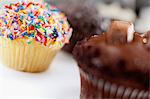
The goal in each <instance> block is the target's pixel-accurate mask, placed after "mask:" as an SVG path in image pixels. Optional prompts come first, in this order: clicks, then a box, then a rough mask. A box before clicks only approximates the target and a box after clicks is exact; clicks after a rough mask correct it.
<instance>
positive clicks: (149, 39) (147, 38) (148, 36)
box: [143, 31, 150, 51]
mask: <svg viewBox="0 0 150 99" xmlns="http://www.w3.org/2000/svg"><path fill="white" fill-rule="evenodd" d="M143 43H144V44H145V45H146V47H147V48H148V49H149V51H150V31H147V32H146V33H144V35H143Z"/></svg>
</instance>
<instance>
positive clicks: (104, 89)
mask: <svg viewBox="0 0 150 99" xmlns="http://www.w3.org/2000/svg"><path fill="white" fill-rule="evenodd" d="M80 75H81V81H83V80H84V81H83V82H84V84H87V86H88V89H86V88H85V89H84V87H85V86H86V85H82V84H81V99H150V91H145V90H139V89H135V88H130V87H125V86H123V85H122V86H121V85H117V84H115V83H111V82H109V81H106V80H104V79H96V78H94V76H92V75H87V74H86V73H85V72H84V71H82V70H81V69H80ZM87 86H86V87H87ZM89 86H90V87H96V88H97V89H96V91H98V92H97V94H96V95H93V93H92V92H90V93H88V90H90V89H89Z"/></svg>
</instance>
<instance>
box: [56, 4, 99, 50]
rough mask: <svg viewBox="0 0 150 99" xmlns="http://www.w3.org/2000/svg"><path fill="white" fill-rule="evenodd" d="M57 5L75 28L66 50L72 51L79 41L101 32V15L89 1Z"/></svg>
mask: <svg viewBox="0 0 150 99" xmlns="http://www.w3.org/2000/svg"><path fill="white" fill-rule="evenodd" d="M57 7H58V8H61V10H62V11H63V12H64V13H65V14H66V16H67V18H68V21H69V23H70V24H71V26H72V28H73V34H72V37H71V39H70V43H69V44H66V46H65V47H64V48H63V49H64V50H65V51H67V52H70V53H72V50H73V48H74V46H75V44H76V42H77V41H80V40H83V39H84V38H85V37H90V36H92V35H95V34H99V33H101V17H100V16H99V14H98V11H97V9H96V7H95V6H94V5H92V4H90V3H89V2H85V1H80V3H78V2H74V1H70V2H65V3H60V4H57Z"/></svg>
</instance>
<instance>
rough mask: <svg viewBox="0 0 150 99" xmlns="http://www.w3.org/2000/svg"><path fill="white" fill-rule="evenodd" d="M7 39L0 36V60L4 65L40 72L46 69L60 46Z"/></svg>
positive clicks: (19, 69)
mask: <svg viewBox="0 0 150 99" xmlns="http://www.w3.org/2000/svg"><path fill="white" fill-rule="evenodd" d="M26 41H27V40H26V39H25V38H24V39H16V40H13V41H11V40H9V39H7V38H3V37H0V60H1V62H2V63H3V64H4V65H7V66H8V67H11V68H13V69H15V70H18V71H24V72H42V71H44V70H46V69H47V68H48V67H49V65H50V63H51V62H52V60H53V58H54V57H55V55H56V53H57V52H58V51H59V50H60V48H57V49H56V48H48V47H46V46H43V45H41V44H39V43H37V42H36V41H32V42H31V44H27V42H26Z"/></svg>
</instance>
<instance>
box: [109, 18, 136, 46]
mask: <svg viewBox="0 0 150 99" xmlns="http://www.w3.org/2000/svg"><path fill="white" fill-rule="evenodd" d="M134 32H135V31H134V25H133V24H132V23H130V22H125V21H113V22H112V23H111V25H110V27H109V29H108V31H107V33H106V37H107V42H108V43H111V44H124V43H128V42H132V40H133V38H134Z"/></svg>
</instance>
